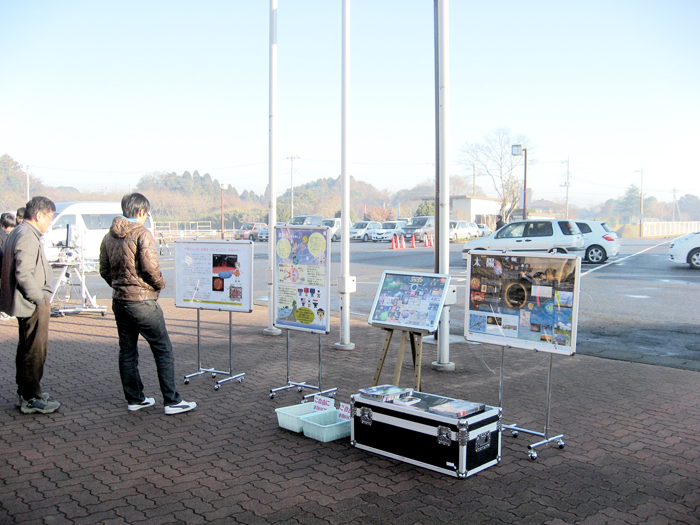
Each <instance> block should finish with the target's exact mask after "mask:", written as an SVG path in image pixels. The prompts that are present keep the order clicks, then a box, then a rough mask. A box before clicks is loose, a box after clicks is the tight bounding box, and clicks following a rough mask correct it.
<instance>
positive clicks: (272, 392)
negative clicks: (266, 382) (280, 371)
mask: <svg viewBox="0 0 700 525" xmlns="http://www.w3.org/2000/svg"><path fill="white" fill-rule="evenodd" d="M305 386H307V384H306V383H295V382H293V381H292V379H291V375H290V372H289V330H287V384H286V385H285V386H281V387H279V388H271V389H270V399H274V398H275V395H276V394H277V392H282V391H283V390H289V389H290V388H294V387H296V388H297V390H298V391H299V392H301V391H302V390H304V387H305ZM310 388H311V387H310Z"/></svg>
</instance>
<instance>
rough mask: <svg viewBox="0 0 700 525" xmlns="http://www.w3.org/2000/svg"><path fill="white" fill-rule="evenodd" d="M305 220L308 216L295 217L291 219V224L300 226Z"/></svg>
mask: <svg viewBox="0 0 700 525" xmlns="http://www.w3.org/2000/svg"><path fill="white" fill-rule="evenodd" d="M304 221H306V217H294V218H293V219H292V220H291V221H289V224H292V225H294V226H299V225H300V224H304Z"/></svg>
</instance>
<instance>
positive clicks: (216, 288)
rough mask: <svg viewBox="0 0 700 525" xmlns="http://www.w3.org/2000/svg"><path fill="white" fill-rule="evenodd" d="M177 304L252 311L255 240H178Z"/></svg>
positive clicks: (176, 255)
mask: <svg viewBox="0 0 700 525" xmlns="http://www.w3.org/2000/svg"><path fill="white" fill-rule="evenodd" d="M175 306H179V307H183V308H200V309H208V310H226V311H231V312H252V311H253V243H252V242H251V241H232V240H219V241H216V240H176V241H175Z"/></svg>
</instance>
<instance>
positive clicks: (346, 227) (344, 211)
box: [335, 0, 357, 350]
mask: <svg viewBox="0 0 700 525" xmlns="http://www.w3.org/2000/svg"><path fill="white" fill-rule="evenodd" d="M342 38H343V45H342V48H343V49H342V55H343V57H342V89H341V110H340V113H341V118H340V143H341V144H340V179H341V187H342V190H341V205H340V230H341V234H340V265H341V271H340V276H338V292H340V341H339V342H338V343H336V344H335V346H336V348H338V349H340V350H354V349H355V343H351V342H350V294H351V293H353V292H354V291H355V289H356V286H357V283H356V280H355V277H354V276H352V275H350V238H349V237H350V174H349V173H348V145H347V140H348V98H349V96H348V95H349V86H350V0H343V37H342Z"/></svg>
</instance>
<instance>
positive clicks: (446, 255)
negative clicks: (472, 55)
mask: <svg viewBox="0 0 700 525" xmlns="http://www.w3.org/2000/svg"><path fill="white" fill-rule="evenodd" d="M449 6H450V2H449V0H437V28H438V38H437V44H438V46H437V48H438V57H439V60H438V79H437V80H438V84H437V88H438V89H437V93H436V96H437V97H438V122H439V126H438V130H439V131H438V148H437V149H438V159H437V164H438V166H439V177H438V180H439V191H438V201H439V202H438V207H437V208H436V211H437V210H439V215H438V216H437V217H436V222H437V223H438V225H439V230H438V245H437V247H436V253H437V263H438V264H437V268H436V269H437V271H438V273H442V274H449V273H450V239H449V235H450V177H449V173H448V166H449V162H448V160H447V152H448V151H449V148H448V140H447V130H448V129H449V123H448V107H449V18H450V17H449ZM437 347H438V350H437V361H435V362H434V363H433V364H432V367H433V368H434V369H435V370H441V371H451V370H454V369H455V364H454V363H451V362H450V307H449V306H445V307H443V309H442V315H441V316H440V324H439V325H438V343H437Z"/></svg>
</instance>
